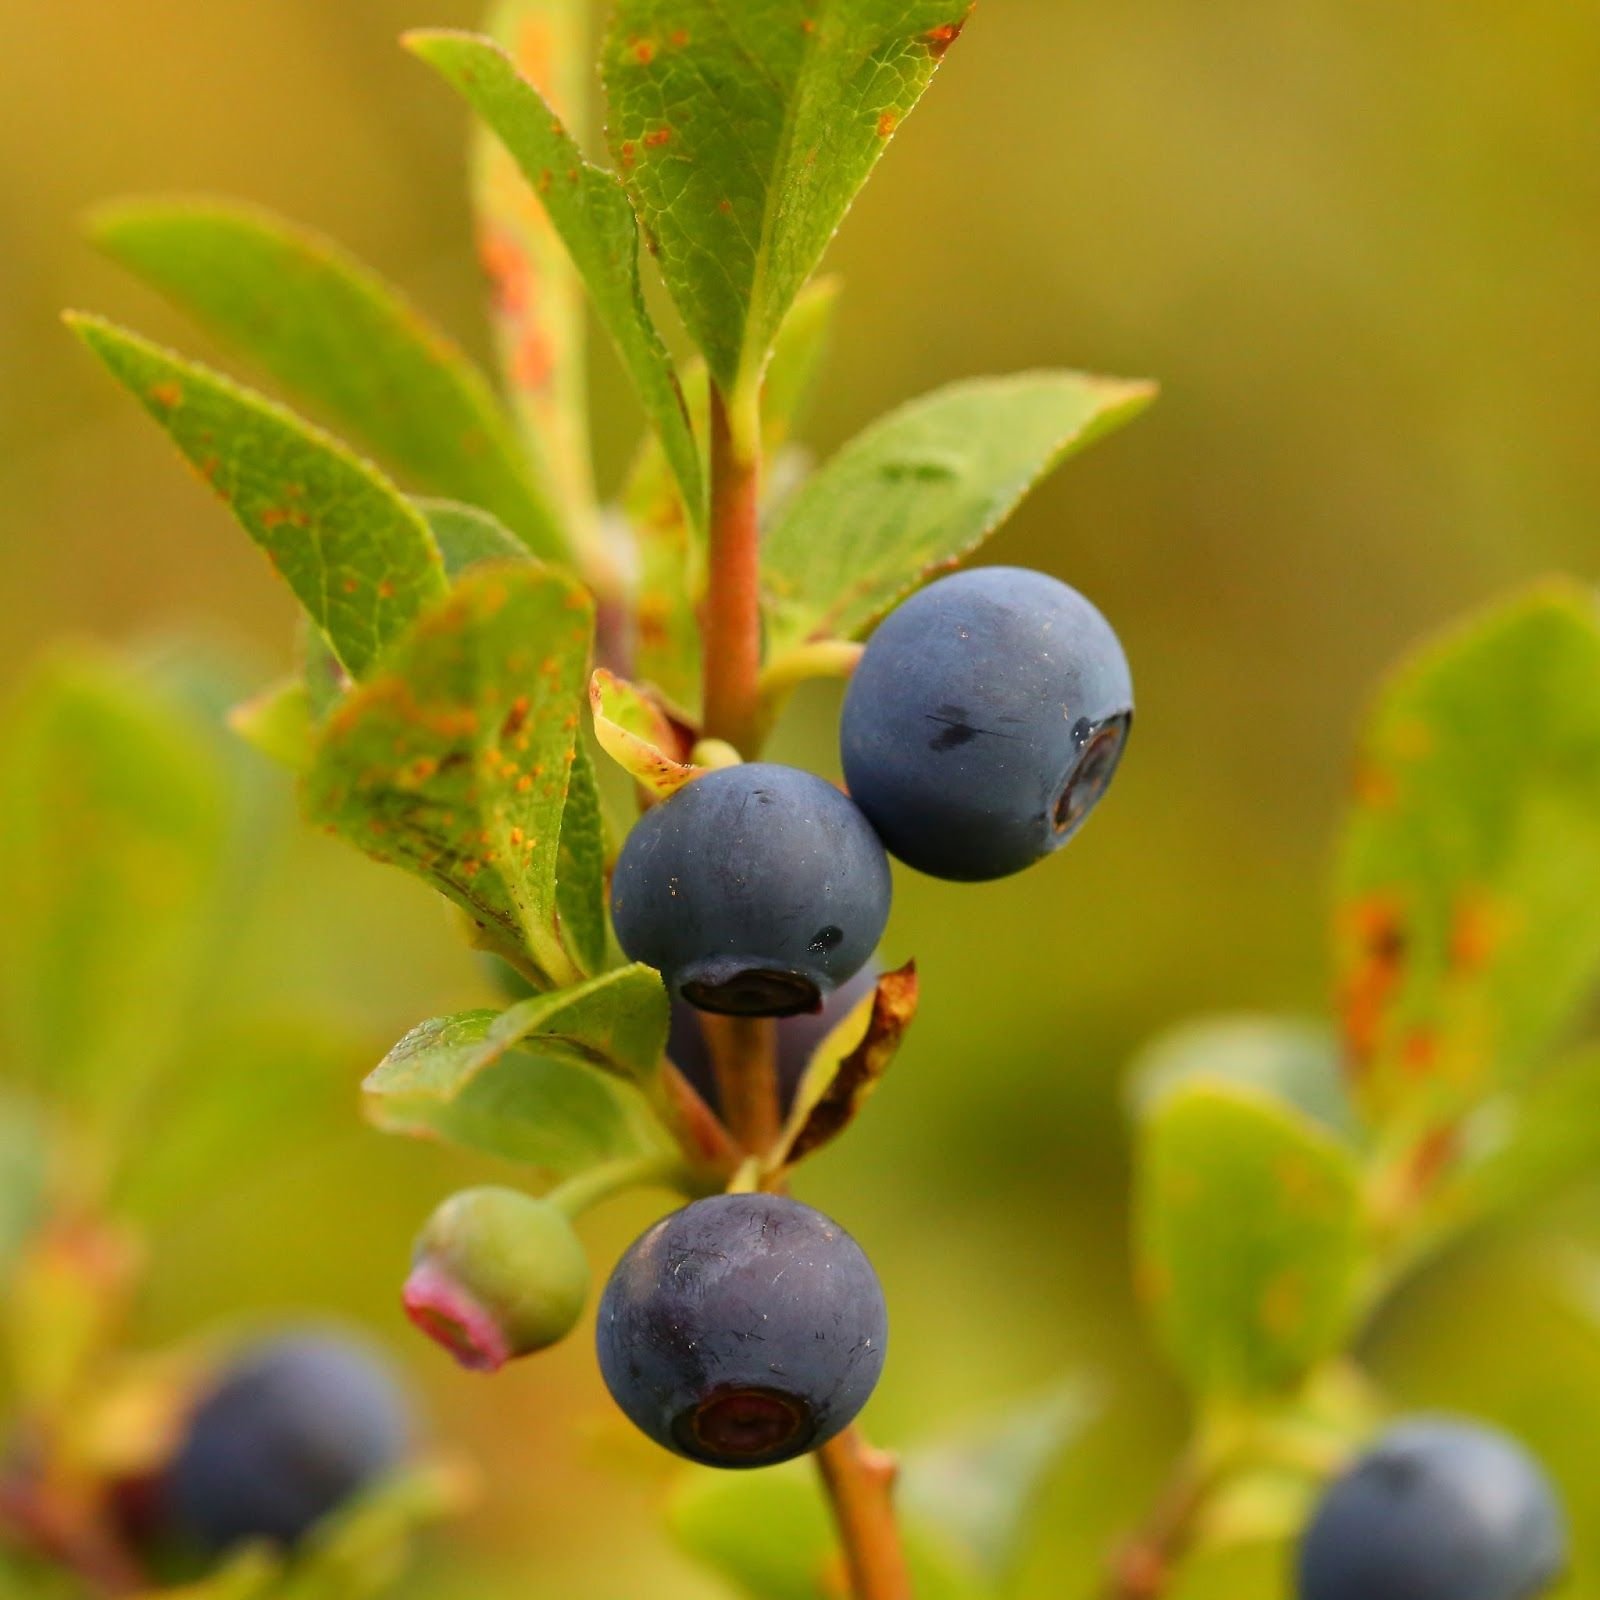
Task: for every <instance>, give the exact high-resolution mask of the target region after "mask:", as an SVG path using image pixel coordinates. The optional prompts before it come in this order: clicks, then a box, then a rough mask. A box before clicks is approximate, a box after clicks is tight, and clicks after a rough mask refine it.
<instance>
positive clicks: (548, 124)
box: [406, 30, 704, 514]
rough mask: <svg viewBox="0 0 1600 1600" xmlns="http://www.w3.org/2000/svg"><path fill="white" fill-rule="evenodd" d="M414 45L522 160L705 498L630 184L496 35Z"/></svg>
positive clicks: (693, 491) (652, 411) (691, 482)
mask: <svg viewBox="0 0 1600 1600" xmlns="http://www.w3.org/2000/svg"><path fill="white" fill-rule="evenodd" d="M406 44H407V46H408V47H409V48H410V49H412V50H413V51H415V52H416V54H417V55H418V56H420V57H421V58H422V59H423V60H424V61H426V62H427V63H428V64H429V65H430V66H432V67H435V68H437V70H438V71H439V72H440V73H441V74H443V76H444V77H445V78H446V79H447V80H448V81H449V82H450V83H452V84H453V85H454V86H455V87H456V88H457V89H459V90H460V91H461V93H462V94H463V95H465V96H466V98H467V100H468V101H469V102H470V103H471V104H472V106H473V108H474V109H475V110H476V111H477V113H478V114H479V116H481V117H482V118H483V119H484V121H485V122H487V123H488V124H489V126H490V127H491V128H493V129H494V131H495V133H496V134H498V135H499V137H500V139H501V140H502V141H503V142H504V143H505V146H506V148H507V149H508V150H509V151H510V152H511V154H512V155H513V156H514V157H515V158H516V160H517V164H518V165H519V166H520V167H521V169H522V173H523V176H524V177H525V178H526V179H527V181H528V182H529V183H530V184H531V185H532V186H533V188H534V190H535V191H536V193H537V194H538V196H539V199H540V201H541V202H542V203H543V205H544V208H545V210H546V212H547V213H548V214H549V217H550V221H551V223H552V224H553V225H554V227H555V229H556V231H557V232H558V233H559V234H560V235H561V238H562V240H563V242H564V243H565V244H566V247H567V250H568V252H569V254H570V255H571V257H572V260H573V263H574V265H575V266H576V267H577V269H578V272H579V274H580V275H581V277H582V278H583V281H584V283H585V284H586V285H587V287H588V290H589V297H590V300H591V302H592V304H593V306H594V311H595V315H596V316H597V317H598V318H599V320H600V324H601V326H602V327H604V328H605V330H606V332H607V333H608V334H609V335H610V336H611V339H612V341H613V342H614V343H615V345H616V347H617V352H618V354H619V355H620V356H621V357H622V363H623V366H624V367H625V368H626V369H627V371H628V374H629V376H630V377H631V378H632V379H633V384H634V387H635V389H636V390H637V391H638V394H639V398H640V400H641V401H642V402H643V404H644V409H645V415H646V417H647V418H648V419H649V422H650V425H651V427H653V428H654V429H655V430H656V431H657V433H658V434H659V435H660V436H661V440H662V443H663V445H664V446H665V448H666V452H667V456H668V459H669V460H670V461H671V462H672V468H673V471H674V473H675V474H676V475H677V478H678V483H679V485H680V486H681V488H682V490H683V494H684V498H685V500H686V501H687V503H688V504H689V505H691V506H694V507H695V508H696V510H697V514H698V511H699V508H700V507H701V505H702V504H703V499H704V489H703V486H702V481H701V470H700V455H699V451H698V449H697V447H696V445H695V442H694V435H693V434H692V433H691V431H690V428H689V418H688V415H687V413H686V412H685V411H684V407H683V396H682V394H681V393H680V391H679V388H678V379H677V374H676V373H675V372H674V370H673V366H672V358H671V357H670V356H669V355H668V354H667V349H666V346H665V345H664V344H662V342H661V336H660V334H659V333H657V332H656V328H655V324H654V323H652V322H651V320H650V316H649V313H648V312H647V311H646V310H645V304H644V294H643V290H642V287H641V285H640V281H639V228H638V224H637V222H636V221H635V220H634V215H633V208H632V207H631V206H630V205H629V204H628V197H627V195H626V194H625V193H624V191H623V189H622V186H621V185H620V184H619V183H618V182H617V180H616V179H615V177H613V176H612V174H610V173H609V172H605V171H603V170H602V169H601V168H599V167H595V166H591V165H590V163H589V162H588V161H586V160H585V159H584V156H583V152H582V151H581V150H580V149H579V148H578V146H577V144H576V143H575V142H574V140H573V138H572V136H571V135H570V134H569V133H568V132H567V131H566V128H565V127H564V126H563V125H562V123H561V119H560V118H559V117H557V116H556V114H555V112H554V111H552V110H551V108H550V106H549V105H548V104H547V103H546V102H545V100H544V98H543V97H542V96H541V95H540V93H539V91H538V90H537V89H535V88H534V87H533V85H532V84H530V83H528V82H527V81H526V80H525V79H524V78H522V77H520V76H519V75H518V73H517V69H516V66H515V65H514V64H513V62H512V60H511V58H510V57H509V56H508V55H507V54H506V53H505V52H504V51H503V50H501V49H500V48H499V47H498V46H497V45H495V44H494V43H493V42H492V41H491V40H488V39H480V38H477V37H475V36H474V35H472V34H469V33H452V32H447V31H437V32H436V31H431V30H429V31H423V32H419V33H410V34H407V35H406Z"/></svg>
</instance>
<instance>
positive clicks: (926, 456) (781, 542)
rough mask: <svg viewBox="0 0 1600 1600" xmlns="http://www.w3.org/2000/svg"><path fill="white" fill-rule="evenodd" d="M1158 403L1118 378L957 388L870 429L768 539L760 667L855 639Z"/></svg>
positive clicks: (1042, 377) (1026, 379)
mask: <svg viewBox="0 0 1600 1600" xmlns="http://www.w3.org/2000/svg"><path fill="white" fill-rule="evenodd" d="M1154 394H1155V391H1154V389H1153V388H1152V387H1151V385H1149V384H1145V383H1134V382H1128V381H1125V380H1122V379H1119V378H1094V377H1086V376H1085V375H1083V374H1082V373H1076V372H1031V373H1023V374H1021V375H1019V376H1017V377H1011V378H980V379H976V380H974V381H971V382H967V383H958V384H953V385H951V386H950V387H949V388H946V389H941V390H939V391H938V392H937V393H935V394H931V395H928V396H926V397H924V398H923V399H921V400H915V401H913V402H912V403H911V404H910V405H908V406H905V407H903V408H902V409H901V410H899V411H896V412H893V413H892V414H891V415H889V416H887V417H885V418H883V419H882V420H881V421H879V422H877V423H875V424H874V425H873V426H872V427H870V428H868V429H867V431H866V432H865V433H863V434H861V435H860V436H859V437H857V438H856V439H854V440H853V441H852V442H851V443H849V444H847V445H846V446H845V447H844V449H842V450H841V451H840V452H839V453H838V454H837V455H836V456H834V457H833V459H832V460H831V461H829V462H827V463H826V464H825V465H824V466H823V467H822V468H821V470H820V471H819V472H818V473H817V474H816V476H815V477H813V478H812V479H811V480H810V481H809V482H808V483H806V485H805V486H804V487H803V488H802V489H801V490H800V492H799V493H798V494H797V495H796V496H795V498H794V500H793V502H792V503H791V504H790V505H789V506H788V508H787V509H786V510H785V511H784V513H783V514H782V516H781V517H780V518H779V519H778V523H777V526H776V527H774V528H773V530H772V532H771V533H770V534H769V535H768V537H767V541H766V544H765V546H764V547H763V550H762V576H763V582H764V584H765V587H766V598H767V653H768V656H769V658H771V659H773V660H776V659H777V658H779V657H781V656H782V655H784V654H785V652H787V651H789V650H793V649H796V648H798V647H799V646H801V645H803V644H805V643H806V642H807V641H808V640H811V639H817V638H840V639H851V638H854V637H856V636H857V635H858V634H860V633H861V632H863V631H864V630H865V629H866V628H868V627H869V626H870V625H871V624H872V623H873V622H875V621H876V620H877V619H878V618H879V617H880V616H882V615H883V613H884V612H886V611H887V610H889V609H890V607H892V606H893V605H894V604H895V603H896V602H897V601H898V600H900V599H902V598H904V596H905V595H907V594H909V593H910V592H911V590H913V589H914V588H916V587H917V585H918V584H919V583H921V581H922V580H923V579H924V578H926V577H927V576H928V575H929V574H930V573H933V572H936V571H939V570H940V569H942V568H945V567H949V566H953V565H955V563H956V562H958V561H960V560H961V559H962V557H964V556H967V555H969V554H971V552H972V551H973V550H975V549H976V548H977V547H978V546H979V545H980V544H982V543H983V541H984V540H985V539H987V538H988V537H989V535H990V534H992V533H993V532H994V531H995V530H996V529H997V528H998V527H999V526H1000V525H1001V524H1002V523H1003V522H1004V521H1005V520H1006V519H1007V518H1008V517H1009V516H1010V515H1011V514H1012V512H1013V511H1015V510H1016V508H1017V506H1018V504H1019V503H1020V502H1021V501H1022V499H1023V498H1024V496H1026V495H1027V494H1028V493H1029V491H1030V490H1032V489H1033V488H1034V486H1035V485H1036V484H1037V483H1038V482H1039V481H1040V480H1041V479H1042V478H1044V477H1045V476H1046V475H1047V474H1048V473H1050V472H1051V471H1053V470H1054V469H1055V468H1056V467H1057V466H1058V465H1060V463H1061V462H1063V461H1064V460H1066V459H1067V457H1068V456H1071V455H1075V454H1076V453H1077V452H1078V451H1080V450H1083V449H1085V448H1086V447H1087V446H1088V445H1090V444H1092V443H1094V441H1095V440H1097V439H1100V438H1103V437H1104V436H1105V435H1106V434H1108V433H1110V432H1112V431H1113V430H1114V429H1116V428H1119V427H1121V426H1122V425H1123V424H1124V423H1126V422H1128V421H1131V420H1132V418H1134V417H1135V416H1137V415H1138V414H1139V413H1140V412H1141V411H1143V410H1144V408H1145V407H1146V406H1147V405H1149V403H1150V401H1151V400H1152V399H1153V397H1154Z"/></svg>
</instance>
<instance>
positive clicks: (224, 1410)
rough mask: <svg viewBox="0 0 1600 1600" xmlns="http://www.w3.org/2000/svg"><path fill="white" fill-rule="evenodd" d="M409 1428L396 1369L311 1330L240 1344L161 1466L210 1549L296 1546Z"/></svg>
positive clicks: (189, 1531)
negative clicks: (257, 1542)
mask: <svg viewBox="0 0 1600 1600" xmlns="http://www.w3.org/2000/svg"><path fill="white" fill-rule="evenodd" d="M410 1430H411V1419H410V1413H409V1408H408V1407H407V1405H406V1402H405V1399H404V1397H403V1396H402V1394H401V1392H400V1389H399V1387H398V1386H397V1384H396V1383H395V1380H394V1379H393V1377H392V1376H391V1375H390V1374H389V1372H388V1371H387V1370H386V1369H385V1368H384V1367H383V1366H382V1365H381V1363H380V1362H379V1361H378V1360H377V1359H376V1358H375V1357H374V1356H372V1355H371V1354H369V1353H368V1351H367V1350H366V1349H364V1348H363V1347H362V1346H360V1345H358V1344H354V1343H352V1342H351V1341H349V1340H347V1339H344V1338H341V1337H338V1336H335V1335H331V1334H326V1333H320V1332H304V1333H295V1334H288V1335H284V1336H281V1337H279V1338H276V1339H273V1340H271V1341H270V1342H267V1343H263V1344H260V1345H258V1346H256V1347H255V1348H254V1349H251V1350H248V1351H246V1352H244V1353H243V1354H242V1355H241V1356H240V1357H239V1358H238V1359H237V1360H235V1361H234V1362H233V1363H232V1364H231V1365H230V1366H229V1367H228V1368H227V1369H226V1371H224V1372H223V1373H222V1375H221V1376H220V1378H218V1379H217V1381H216V1382H215V1383H214V1384H213V1385H212V1387H211V1388H210V1390H209V1392H207V1393H206V1394H205V1395H204V1396H203V1397H202V1398H201V1400H200V1402H199V1404H198V1405H197V1406H196V1408H195V1409H194V1411H193V1413H192V1414H191V1415H190V1417H189V1419H188V1423H187V1427H186V1430H185V1433H184V1436H183V1439H182V1441H181V1443H180V1444H179V1446H178V1449H177V1452H176V1454H175V1456H174V1457H173V1460H172V1464H171V1466H170V1467H169V1469H168V1473H167V1493H168V1496H169V1499H170V1505H171V1509H172V1515H173V1519H174V1521H175V1523H176V1524H177V1526H178V1527H179V1528H180V1530H181V1531H182V1533H183V1535H184V1536H185V1537H186V1538H187V1539H189V1540H191V1541H192V1542H193V1543H195V1544H196V1545H198V1546H200V1547H202V1548H203V1549H206V1550H210V1551H217V1552H220V1551H223V1550H226V1549H228V1548H230V1547H231V1546H233V1545H236V1544H240V1543H243V1542H244V1541H246V1540H254V1539H261V1540H267V1541H270V1542H272V1543H275V1544H279V1545H293V1544H295V1543H297V1542H298V1541H299V1540H300V1539H301V1538H302V1537H303V1536H304V1535H305V1534H307V1533H308V1532H310V1530H311V1529H312V1528H314V1527H315V1526H316V1525H317V1524H318V1523H319V1522H321V1521H322V1519H323V1518H324V1517H326V1516H328V1515H330V1514H331V1513H332V1512H335V1511H337V1510H338V1509H339V1508H340V1507H341V1506H343V1505H344V1504H345V1503H346V1502H347V1501H348V1500H350V1499H351V1498H352V1497H353V1496H354V1495H356V1494H358V1493H359V1492H360V1491H361V1490H363V1489H365V1488H367V1487H368V1486H370V1485H371V1484H373V1483H375V1482H376V1481H378V1480H379V1479H381V1478H382V1477H384V1476H385V1475H386V1474H387V1473H389V1472H391V1471H392V1470H393V1469H394V1468H395V1467H397V1466H398V1465H399V1464H400V1462H401V1460H402V1459H403V1457H404V1455H405V1452H406V1446H407V1441H408V1436H409V1434H410Z"/></svg>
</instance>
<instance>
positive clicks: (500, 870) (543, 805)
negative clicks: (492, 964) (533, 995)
mask: <svg viewBox="0 0 1600 1600" xmlns="http://www.w3.org/2000/svg"><path fill="white" fill-rule="evenodd" d="M593 627H594V616H593V609H592V607H591V605H590V602H589V598H588V596H587V595H586V594H585V593H584V591H583V590H582V589H580V588H579V587H578V586H577V584H575V583H573V582H572V581H570V580H569V579H567V578H565V577H563V576H562V575H561V574H559V573H557V572H555V571H553V570H551V569H546V568H540V567H536V566H533V565H530V564H522V565H515V566H494V567H480V568H478V569H476V570H474V571H472V572H470V573H468V574H467V576H466V577H464V578H463V579H461V581H460V582H459V583H458V585H457V586H456V588H455V589H454V591H452V593H451V594H450V595H449V597H448V598H447V599H446V600H445V601H444V603H443V604H442V605H440V606H438V607H436V608H435V609H434V610H432V611H430V612H428V613H427V614H426V615H424V616H423V617H422V618H420V619H419V621H418V622H417V624H416V626H415V627H414V628H413V629H412V631H411V632H410V633H409V634H407V635H406V636H405V637H403V638H402V639H400V640H399V641H398V642H397V643H396V645H395V647H394V648H393V650H391V651H390V652H389V654H388V655H386V656H385V658H384V659H383V661H382V662H381V663H380V664H379V666H378V668H377V670H375V671H374V673H373V675H372V676H371V678H370V679H369V680H368V681H367V682H365V683H363V684H359V685H357V686H356V688H354V689H353V690H352V691H351V692H350V693H349V694H347V695H346V696H345V698H344V699H343V700H342V701H341V702H340V703H339V705H338V707H337V709H336V710H335V711H334V712H333V714H332V716H331V717H330V718H329V720H328V723H327V725H326V728H325V729H324V732H323V735H322V739H321V742H320V744H319V745H318V748H317V752H316V757H315V760H314V762H313V765H312V768H311V771H310V773H309V774H308V775H307V778H306V784H305V800H306V806H307V810H308V812H309V814H310V816H311V818H312V820H313V821H315V822H320V823H322V824H324V825H325V826H326V827H328V828H329V829H330V830H331V831H332V832H334V833H337V834H340V835H342V836H343V837H344V838H345V839H347V840H348V841H350V842H351V843H352V844H355V845H356V846H357V847H358V848H360V849H362V850H365V851H366V852H367V854H368V855H370V856H372V857H374V858H375V859H376V860H379V861H387V862H393V863H395V864H397V865H399V866H402V867H405V868H406V869H407V870H408V871H410V872H413V873H415V874H416V875H417V876H419V877H421V878H423V879H424V880H426V881H427V882H429V883H431V884H433V885H434V887H435V888H437V889H438V890H439V891H440V892H441V893H443V894H444V895H445V896H446V897H447V898H449V899H450V900H452V901H453V902H454V903H455V904H457V905H459V906H460V907H462V908H463V909H464V910H465V911H467V912H468V914H469V915H470V916H471V917H472V918H473V919H474V920H475V922H476V923H477V924H478V926H479V928H480V930H481V932H482V936H483V937H484V939H485V940H486V941H487V942H488V947H490V948H492V949H494V950H495V951H496V952H497V953H499V954H502V955H504V956H506V957H507V958H508V959H510V960H511V961H512V962H513V963H514V964H518V965H520V966H521V967H522V968H523V969H524V970H525V971H527V972H528V975H529V976H530V977H537V978H538V980H539V981H540V982H541V983H543V984H544V985H546V986H558V985H560V984H563V983H570V982H572V981H573V980H574V979H576V978H577V977H578V976H579V964H578V961H577V958H576V957H575V955H574V953H573V952H572V951H571V950H569V949H568V948H567V946H566V944H565V943H564V941H563V938H562V933H561V928H560V918H559V915H558V899H557V887H556V884H557V872H558V869H559V855H560V844H561V831H562V830H561V816H562V812H563V809H564V808H565V805H566V800H567V791H568V785H569V774H570V773H571V770H572V767H573V764H574V763H575V761H576V760H577V755H576V749H577V739H578V706H579V704H580V700H581V696H582V693H583V685H584V682H585V680H586V678H587V676H588V668H589V648H590V642H591V639H592V637H593ZM530 968H531V970H530Z"/></svg>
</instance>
